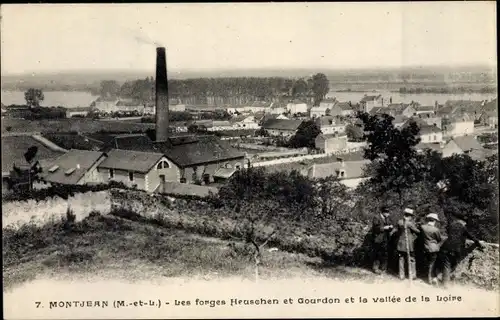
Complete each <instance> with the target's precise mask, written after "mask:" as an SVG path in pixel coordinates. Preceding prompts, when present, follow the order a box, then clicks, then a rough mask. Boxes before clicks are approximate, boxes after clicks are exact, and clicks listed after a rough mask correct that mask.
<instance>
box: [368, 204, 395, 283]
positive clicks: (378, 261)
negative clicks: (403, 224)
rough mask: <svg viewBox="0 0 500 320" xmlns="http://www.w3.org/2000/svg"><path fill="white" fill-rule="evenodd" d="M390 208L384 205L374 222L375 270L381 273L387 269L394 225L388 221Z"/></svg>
mask: <svg viewBox="0 0 500 320" xmlns="http://www.w3.org/2000/svg"><path fill="white" fill-rule="evenodd" d="M388 217H389V210H388V209H387V207H386V206H384V207H382V210H381V213H380V214H377V215H376V216H375V217H374V218H373V224H372V234H373V243H372V260H373V272H375V273H377V274H380V273H383V272H385V271H386V270H387V255H388V252H387V250H388V242H389V232H390V231H391V230H392V225H390V224H389V222H388V220H387V219H388Z"/></svg>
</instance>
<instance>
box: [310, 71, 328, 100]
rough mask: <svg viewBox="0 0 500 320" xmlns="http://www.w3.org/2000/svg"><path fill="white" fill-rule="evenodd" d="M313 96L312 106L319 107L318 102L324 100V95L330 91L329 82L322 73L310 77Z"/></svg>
mask: <svg viewBox="0 0 500 320" xmlns="http://www.w3.org/2000/svg"><path fill="white" fill-rule="evenodd" d="M312 80H313V86H312V91H313V94H314V105H315V106H319V104H320V102H321V101H322V100H323V99H325V97H326V94H327V93H328V91H330V82H329V81H328V78H327V77H326V75H324V74H323V73H317V74H315V75H314V76H313V77H312Z"/></svg>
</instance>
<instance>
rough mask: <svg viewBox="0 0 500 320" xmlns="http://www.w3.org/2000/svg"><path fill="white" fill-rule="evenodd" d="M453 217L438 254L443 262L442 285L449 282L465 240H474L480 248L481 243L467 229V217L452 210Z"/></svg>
mask: <svg viewBox="0 0 500 320" xmlns="http://www.w3.org/2000/svg"><path fill="white" fill-rule="evenodd" d="M452 215H453V219H452V221H450V222H449V223H448V226H447V239H446V241H444V243H443V245H442V246H441V250H440V256H441V259H442V263H443V285H444V286H445V287H447V286H448V285H449V283H450V278H451V274H452V273H453V272H454V271H455V268H456V267H457V265H458V263H459V262H460V261H461V260H462V258H463V256H464V254H465V242H466V240H467V238H468V239H471V240H472V241H474V243H475V245H476V246H478V247H479V248H480V249H481V250H482V249H483V244H482V243H481V242H480V241H479V240H478V239H476V237H474V236H473V235H472V234H470V233H469V231H468V230H467V222H466V220H467V217H466V216H465V215H464V214H463V213H462V212H458V211H457V212H452Z"/></svg>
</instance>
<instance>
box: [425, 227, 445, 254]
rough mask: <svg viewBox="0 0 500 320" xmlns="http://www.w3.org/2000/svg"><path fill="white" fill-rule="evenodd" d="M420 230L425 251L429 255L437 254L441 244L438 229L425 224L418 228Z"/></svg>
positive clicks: (441, 239) (441, 238) (441, 240)
mask: <svg viewBox="0 0 500 320" xmlns="http://www.w3.org/2000/svg"><path fill="white" fill-rule="evenodd" d="M420 229H422V233H421V234H422V238H423V242H424V249H425V251H427V252H429V253H433V252H439V248H440V247H441V244H442V242H443V236H442V235H441V231H439V228H438V227H436V226H433V225H431V224H428V223H426V224H423V225H422V226H420Z"/></svg>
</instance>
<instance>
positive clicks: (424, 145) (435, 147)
mask: <svg viewBox="0 0 500 320" xmlns="http://www.w3.org/2000/svg"><path fill="white" fill-rule="evenodd" d="M415 149H417V150H425V149H430V150H433V151H439V152H441V144H439V143H422V142H420V143H419V144H417V145H416V146H415Z"/></svg>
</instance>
